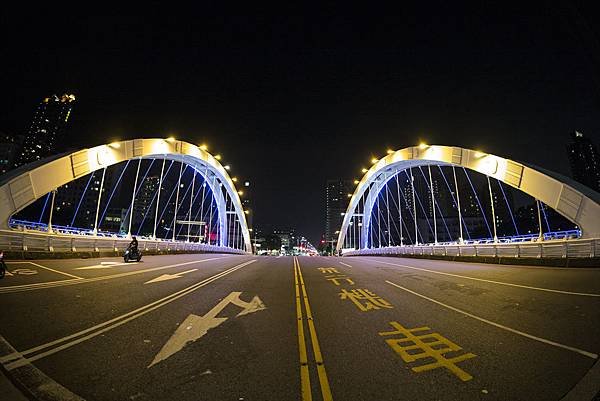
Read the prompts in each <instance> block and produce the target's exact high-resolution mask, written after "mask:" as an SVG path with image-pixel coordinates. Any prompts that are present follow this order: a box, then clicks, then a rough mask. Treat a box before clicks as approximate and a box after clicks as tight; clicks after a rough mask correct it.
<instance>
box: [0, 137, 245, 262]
mask: <svg viewBox="0 0 600 401" xmlns="http://www.w3.org/2000/svg"><path fill="white" fill-rule="evenodd" d="M148 158H164V159H166V160H173V161H179V162H182V163H186V164H188V165H190V166H192V167H194V168H196V169H197V170H198V172H199V173H200V174H202V175H203V176H204V178H205V180H206V182H207V184H208V185H209V186H210V188H211V191H212V193H213V195H214V196H215V201H216V204H217V210H218V214H219V228H220V233H221V235H220V238H219V240H220V246H229V244H227V241H228V235H227V228H228V224H227V210H226V209H227V207H226V204H225V197H224V196H223V192H222V190H221V186H222V187H223V188H224V189H225V191H226V192H227V194H228V196H229V198H230V199H231V202H232V204H233V207H234V210H235V214H236V216H237V218H238V220H239V223H240V226H241V228H242V230H241V231H242V236H243V239H244V245H245V249H246V251H248V252H250V251H251V250H252V247H251V244H250V233H249V231H248V225H247V223H246V215H245V213H244V210H243V208H242V204H241V201H240V198H239V196H238V192H237V190H236V188H235V185H234V183H233V181H232V180H231V178H230V177H229V174H228V173H227V170H226V169H225V168H224V167H223V166H222V165H221V163H219V161H218V160H217V159H216V158H215V157H214V156H213V155H211V154H210V153H208V152H207V151H205V150H203V149H201V148H200V147H198V146H196V145H193V144H191V143H187V142H184V141H178V140H175V139H160V138H151V139H133V140H127V141H119V142H113V143H110V144H107V145H100V146H96V147H93V148H89V149H83V150H80V151H77V152H74V153H71V154H63V155H58V156H54V157H50V158H47V159H43V160H39V161H37V162H34V163H32V164H29V165H26V166H23V167H22V168H19V169H17V170H16V171H14V172H11V173H9V174H6V175H5V177H3V180H2V181H1V182H0V203H1V206H0V229H5V230H8V229H9V220H10V218H11V216H12V215H14V214H15V213H17V212H19V211H20V210H23V209H24V208H25V207H27V206H28V205H30V204H31V203H33V202H34V201H36V200H37V199H39V198H41V197H42V196H44V195H45V194H47V193H49V192H50V191H52V190H55V189H56V188H58V187H60V186H62V185H65V184H68V183H69V182H71V181H74V180H76V179H77V178H80V177H83V176H85V175H87V174H90V173H92V172H94V171H96V170H100V169H103V168H106V167H109V166H112V165H114V164H117V163H120V162H124V161H127V160H133V159H148Z"/></svg>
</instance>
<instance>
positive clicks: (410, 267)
mask: <svg viewBox="0 0 600 401" xmlns="http://www.w3.org/2000/svg"><path fill="white" fill-rule="evenodd" d="M369 262H371V263H374V262H373V261H369ZM377 263H384V264H386V265H392V266H398V267H405V268H407V269H412V270H419V271H424V272H428V273H433V274H442V275H444V276H451V277H458V278H464V279H467V280H475V281H483V282H485V283H492V284H499V285H506V286H509V287H519V288H526V289H528V290H537V291H546V292H554V293H557V294H566V295H581V296H584V297H600V294H595V293H589V292H572V291H562V290H554V289H552V288H542V287H531V286H529V285H522V284H514V283H505V282H503V281H495V280H486V279H483V278H477V277H469V276H463V275H460V274H453V273H446V272H440V271H437V270H430V269H423V268H421V267H413V266H407V265H401V264H398V263H390V262H383V261H381V260H378V261H377Z"/></svg>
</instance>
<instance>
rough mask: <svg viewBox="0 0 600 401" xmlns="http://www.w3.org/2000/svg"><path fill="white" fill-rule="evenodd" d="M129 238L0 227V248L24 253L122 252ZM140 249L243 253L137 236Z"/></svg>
mask: <svg viewBox="0 0 600 401" xmlns="http://www.w3.org/2000/svg"><path fill="white" fill-rule="evenodd" d="M129 243H130V240H128V239H126V238H119V237H113V238H110V237H94V236H83V235H68V234H48V233H43V232H30V231H22V232H19V231H12V230H0V249H1V250H3V251H27V252H101V251H112V252H122V251H124V250H125V248H127V245H129ZM138 247H139V249H141V250H142V251H167V252H186V251H189V252H211V253H233V254H240V255H243V254H245V252H244V251H242V250H240V249H233V248H229V247H222V246H217V245H208V244H201V243H198V242H185V241H168V240H148V239H138Z"/></svg>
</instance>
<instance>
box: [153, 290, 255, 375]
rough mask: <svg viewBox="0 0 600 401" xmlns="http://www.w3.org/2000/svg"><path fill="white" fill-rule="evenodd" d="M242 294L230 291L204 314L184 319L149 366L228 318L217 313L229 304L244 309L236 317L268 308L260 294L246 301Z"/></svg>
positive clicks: (192, 315)
mask: <svg viewBox="0 0 600 401" xmlns="http://www.w3.org/2000/svg"><path fill="white" fill-rule="evenodd" d="M241 294H242V293H241V292H232V293H230V294H229V295H228V296H226V297H225V298H223V300H221V302H219V303H218V304H217V305H215V306H214V307H213V308H212V309H211V310H210V311H208V313H206V314H205V315H204V316H198V315H194V314H190V315H189V316H188V317H187V318H186V319H185V320H184V321H183V323H181V324H180V325H179V327H178V328H177V330H175V333H173V335H172V336H171V337H170V338H169V340H168V341H167V342H166V343H165V345H163V347H162V348H161V350H160V351H159V352H158V354H156V356H155V357H154V360H153V361H152V363H151V364H150V365H148V367H149V368H150V367H152V366H153V365H156V364H157V363H159V362H161V361H164V360H165V359H167V358H168V357H170V356H171V355H173V354H175V353H177V352H179V351H180V350H181V349H182V348H183V347H185V346H186V345H187V344H188V343H192V342H194V341H196V340H198V339H199V338H201V337H202V336H204V335H205V334H206V333H208V330H210V329H214V328H215V327H217V326H219V325H221V324H222V323H224V322H225V321H226V320H227V319H228V318H226V317H217V315H218V314H219V313H221V311H222V310H223V309H225V308H226V307H227V306H228V305H229V304H234V305H237V306H239V307H241V308H243V310H242V311H241V312H240V313H238V314H237V316H236V317H238V316H243V315H247V314H249V313H254V312H258V311H261V310H264V309H266V306H265V305H264V304H263V302H262V301H261V300H260V298H259V297H258V296H255V297H254V298H253V299H252V301H250V302H245V301H242V300H241V299H240V295H241Z"/></svg>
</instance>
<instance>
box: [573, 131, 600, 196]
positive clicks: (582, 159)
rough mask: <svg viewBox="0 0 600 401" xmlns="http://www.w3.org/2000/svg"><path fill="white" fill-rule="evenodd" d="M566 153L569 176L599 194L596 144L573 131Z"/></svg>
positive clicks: (598, 155) (599, 162) (599, 167)
mask: <svg viewBox="0 0 600 401" xmlns="http://www.w3.org/2000/svg"><path fill="white" fill-rule="evenodd" d="M567 153H568V156H569V162H570V164H571V175H572V176H573V178H574V179H575V181H578V182H580V183H582V184H583V185H586V186H588V187H590V188H591V189H593V190H594V191H598V192H600V154H599V153H598V148H597V147H596V144H595V143H593V142H592V141H591V140H590V139H589V138H587V137H585V136H583V134H582V133H581V132H578V131H575V132H573V133H571V143H569V144H568V145H567Z"/></svg>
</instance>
